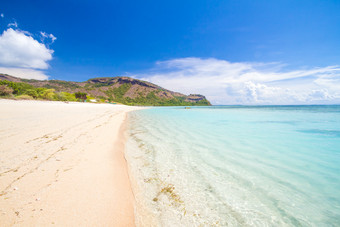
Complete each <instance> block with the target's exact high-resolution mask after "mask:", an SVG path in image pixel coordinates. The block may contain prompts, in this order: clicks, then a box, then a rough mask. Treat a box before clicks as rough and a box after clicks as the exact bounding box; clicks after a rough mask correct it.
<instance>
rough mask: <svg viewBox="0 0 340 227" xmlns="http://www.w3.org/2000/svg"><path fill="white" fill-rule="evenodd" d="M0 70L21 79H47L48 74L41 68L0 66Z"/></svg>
mask: <svg viewBox="0 0 340 227" xmlns="http://www.w3.org/2000/svg"><path fill="white" fill-rule="evenodd" d="M0 72H1V73H3V74H8V75H11V76H16V77H19V78H23V79H35V80H47V79H48V76H47V75H46V74H45V73H44V72H43V71H41V70H35V69H25V68H9V67H0Z"/></svg>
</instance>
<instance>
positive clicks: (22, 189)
mask: <svg viewBox="0 0 340 227" xmlns="http://www.w3.org/2000/svg"><path fill="white" fill-rule="evenodd" d="M0 107H1V108H0V124H1V128H0V156H1V159H0V194H1V195H0V223H2V225H3V226H13V225H14V226H27V225H31V226H37V225H39V226H46V225H57V226H75V225H87V226H134V225H135V216H134V196H133V191H132V188H131V182H130V177H129V173H128V164H127V161H126V159H125V154H124V146H125V141H126V139H127V138H126V137H125V134H124V132H125V129H126V124H127V119H126V118H127V113H128V112H130V111H134V110H138V109H140V107H131V106H123V105H111V104H89V103H63V102H44V101H12V100H0Z"/></svg>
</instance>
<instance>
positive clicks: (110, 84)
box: [0, 74, 210, 106]
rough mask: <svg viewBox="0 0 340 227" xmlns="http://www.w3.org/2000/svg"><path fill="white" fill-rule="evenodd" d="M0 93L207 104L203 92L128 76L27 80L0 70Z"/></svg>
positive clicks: (156, 103)
mask: <svg viewBox="0 0 340 227" xmlns="http://www.w3.org/2000/svg"><path fill="white" fill-rule="evenodd" d="M0 96H2V97H13V98H18V99H43V100H56V101H85V100H92V101H96V102H114V103H122V104H126V105H143V106H195V105H201V106H206V105H210V102H209V101H208V100H207V99H206V98H205V97H204V96H203V95H197V94H191V95H188V96H187V95H183V94H181V93H178V92H173V91H169V90H166V89H164V88H162V87H160V86H157V85H155V84H152V83H149V82H146V81H142V80H137V79H133V78H129V77H105V78H93V79H89V80H87V81H85V82H72V81H62V80H44V81H41V80H27V79H20V78H17V77H13V76H9V75H5V74H0Z"/></svg>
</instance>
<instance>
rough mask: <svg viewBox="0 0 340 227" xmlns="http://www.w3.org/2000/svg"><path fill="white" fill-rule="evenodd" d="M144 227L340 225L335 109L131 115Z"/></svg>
mask: <svg viewBox="0 0 340 227" xmlns="http://www.w3.org/2000/svg"><path fill="white" fill-rule="evenodd" d="M129 122H130V123H129V129H128V136H129V137H128V141H127V145H126V158H127V160H128V163H129V168H130V174H131V176H132V178H133V179H134V182H135V186H134V193H135V195H136V199H137V221H138V223H139V225H141V226H149V225H150V223H152V225H156V226H340V106H267V107H266V106H262V107H246V106H245V107H238V106H229V107H228V106H225V107H222V106H219V107H197V108H191V109H184V108H183V107H166V108H164V107H163V108H150V109H146V110H141V111H136V112H132V113H130V114H129Z"/></svg>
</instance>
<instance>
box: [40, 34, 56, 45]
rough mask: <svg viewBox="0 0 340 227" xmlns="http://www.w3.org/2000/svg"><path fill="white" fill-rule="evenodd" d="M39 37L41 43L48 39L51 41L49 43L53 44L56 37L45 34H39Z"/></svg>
mask: <svg viewBox="0 0 340 227" xmlns="http://www.w3.org/2000/svg"><path fill="white" fill-rule="evenodd" d="M40 35H41V37H42V41H44V40H45V39H46V38H48V39H51V42H52V43H53V42H54V41H55V40H56V39H57V37H55V36H54V35H53V34H48V33H46V32H40Z"/></svg>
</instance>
